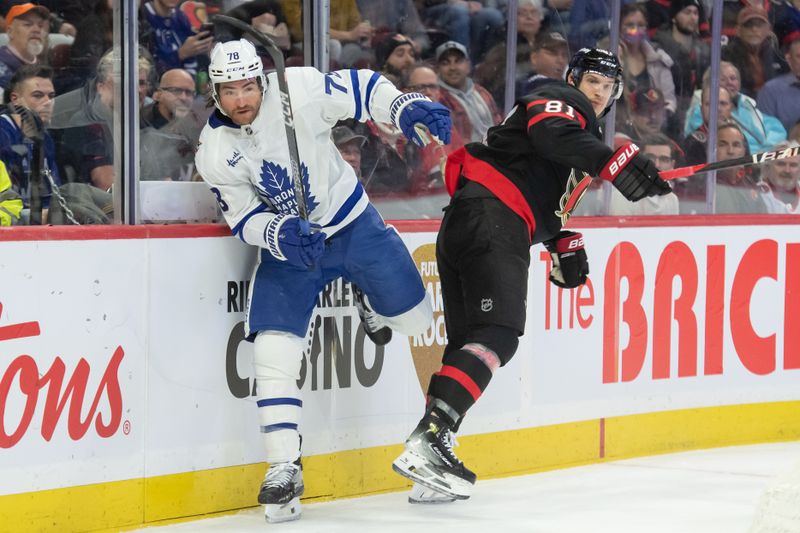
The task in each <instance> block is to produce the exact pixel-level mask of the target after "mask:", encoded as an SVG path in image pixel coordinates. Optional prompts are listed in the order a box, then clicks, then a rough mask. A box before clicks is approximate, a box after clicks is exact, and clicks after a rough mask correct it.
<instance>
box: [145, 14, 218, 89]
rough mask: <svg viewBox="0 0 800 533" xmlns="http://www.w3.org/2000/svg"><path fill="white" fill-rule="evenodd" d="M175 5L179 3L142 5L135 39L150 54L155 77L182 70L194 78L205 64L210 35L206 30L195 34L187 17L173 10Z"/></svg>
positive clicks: (210, 44) (212, 37) (210, 40)
mask: <svg viewBox="0 0 800 533" xmlns="http://www.w3.org/2000/svg"><path fill="white" fill-rule="evenodd" d="M179 3H180V1H179V0H152V1H150V2H146V3H145V4H144V5H143V6H142V9H141V10H140V14H139V20H140V26H141V29H140V34H139V39H140V42H141V43H142V44H143V45H144V46H146V47H147V49H148V50H149V51H150V53H151V54H152V55H153V58H154V59H155V62H156V70H157V72H158V73H159V74H163V73H164V72H166V71H167V70H169V69H173V68H182V69H185V70H187V71H189V72H190V73H191V74H192V75H193V76H194V75H195V74H197V71H198V68H199V67H204V66H205V64H207V62H208V58H207V57H208V53H209V52H210V51H211V47H212V46H214V36H213V35H212V34H211V32H208V31H201V32H199V33H195V32H194V30H193V29H192V25H191V23H190V22H189V17H187V16H186V14H185V13H184V12H183V11H181V10H180V9H176V8H177V5H178V4H179ZM201 58H204V59H203V60H202V61H203V65H201V64H200V60H201Z"/></svg>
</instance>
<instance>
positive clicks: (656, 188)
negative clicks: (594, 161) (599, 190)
mask: <svg viewBox="0 0 800 533" xmlns="http://www.w3.org/2000/svg"><path fill="white" fill-rule="evenodd" d="M600 177H601V178H603V179H604V180H608V181H610V182H611V183H613V184H614V187H616V188H617V190H618V191H619V192H621V193H622V195H623V196H624V197H625V198H627V199H628V200H630V201H631V202H637V201H639V200H641V199H642V198H645V197H646V196H656V195H659V196H660V195H664V194H669V193H670V192H672V189H671V188H670V186H669V185H668V184H667V182H666V181H664V180H662V179H661V178H660V177H659V175H658V169H657V168H656V166H655V165H654V164H653V162H652V161H650V159H648V158H647V157H646V156H644V155H642V154H641V153H640V152H639V147H638V146H636V145H635V144H633V143H626V144H624V145H622V146H621V147H620V148H619V150H617V151H616V152H614V154H613V155H612V156H611V159H609V160H608V162H607V163H606V165H605V166H604V167H603V170H601V171H600Z"/></svg>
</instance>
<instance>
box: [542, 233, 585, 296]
mask: <svg viewBox="0 0 800 533" xmlns="http://www.w3.org/2000/svg"><path fill="white" fill-rule="evenodd" d="M544 246H545V248H547V251H548V252H550V257H551V258H552V259H553V266H552V268H551V269H550V281H551V282H552V283H553V284H555V285H558V286H559V287H562V288H564V289H574V288H575V287H577V286H579V285H583V284H584V283H586V276H588V275H589V260H588V259H587V258H586V250H584V249H583V235H581V234H580V233H576V232H574V231H562V232H560V233H559V234H558V235H556V236H555V237H554V238H553V239H550V240H549V241H545V242H544Z"/></svg>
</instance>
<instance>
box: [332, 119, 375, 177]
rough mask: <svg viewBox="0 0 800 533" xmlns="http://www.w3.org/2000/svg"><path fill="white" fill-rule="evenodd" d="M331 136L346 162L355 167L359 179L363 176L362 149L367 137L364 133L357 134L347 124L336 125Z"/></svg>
mask: <svg viewBox="0 0 800 533" xmlns="http://www.w3.org/2000/svg"><path fill="white" fill-rule="evenodd" d="M331 137H332V138H333V144H335V145H336V148H337V149H338V150H339V154H340V155H341V156H342V159H344V162H345V163H347V164H348V165H350V166H351V167H352V168H353V172H355V173H356V177H357V178H358V181H362V178H361V149H362V148H363V147H364V143H365V142H366V141H367V138H366V137H364V136H363V135H356V134H355V133H354V132H353V130H351V129H350V128H348V127H347V126H336V127H335V128H333V129H332V130H331Z"/></svg>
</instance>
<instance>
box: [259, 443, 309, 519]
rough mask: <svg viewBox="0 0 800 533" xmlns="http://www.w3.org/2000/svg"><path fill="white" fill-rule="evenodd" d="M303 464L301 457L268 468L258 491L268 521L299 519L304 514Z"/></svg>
mask: <svg viewBox="0 0 800 533" xmlns="http://www.w3.org/2000/svg"><path fill="white" fill-rule="evenodd" d="M304 488H305V487H304V486H303V466H302V465H301V464H300V459H299V458H298V459H297V460H296V461H292V462H290V463H274V464H272V465H270V467H269V470H267V475H266V476H265V477H264V481H263V483H261V489H260V490H259V492H258V503H262V504H264V506H265V507H264V515H265V516H266V518H267V522H273V523H274V522H288V521H290V520H297V519H299V518H300V515H301V514H302V508H301V507H300V496H301V495H302V494H303V490H304Z"/></svg>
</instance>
